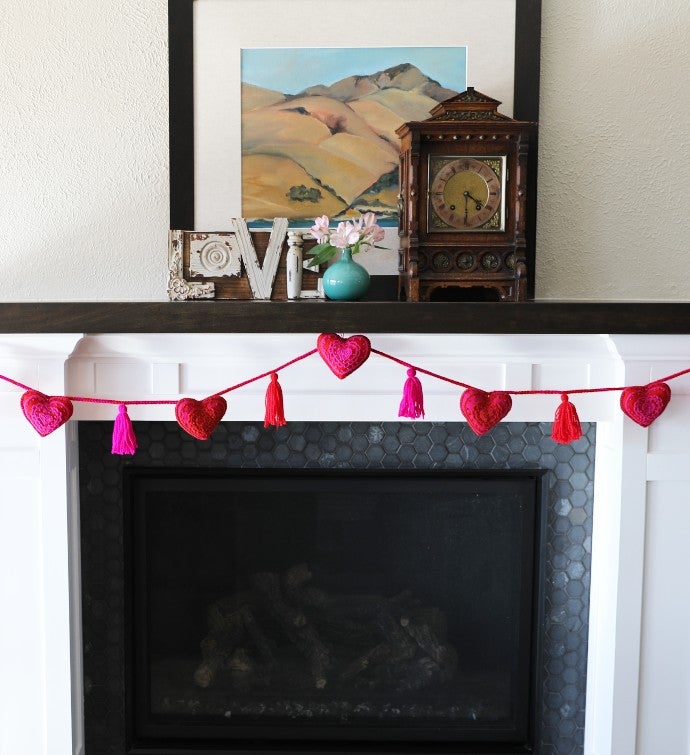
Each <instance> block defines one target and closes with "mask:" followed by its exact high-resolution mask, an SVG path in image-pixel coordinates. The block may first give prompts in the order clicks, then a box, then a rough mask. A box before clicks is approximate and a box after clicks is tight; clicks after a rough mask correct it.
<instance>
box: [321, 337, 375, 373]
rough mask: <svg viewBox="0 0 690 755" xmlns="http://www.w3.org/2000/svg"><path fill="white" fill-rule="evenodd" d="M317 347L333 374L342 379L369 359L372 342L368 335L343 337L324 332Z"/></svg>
mask: <svg viewBox="0 0 690 755" xmlns="http://www.w3.org/2000/svg"><path fill="white" fill-rule="evenodd" d="M316 348H317V349H318V351H319V354H321V358H322V359H323V361H324V362H325V363H326V364H327V365H328V366H329V367H330V368H331V371H332V372H333V374H334V375H335V376H336V377H338V378H340V379H341V380H342V379H343V378H345V377H347V376H348V375H351V374H352V373H353V372H354V371H355V370H356V369H357V368H358V367H361V366H362V365H363V364H364V363H365V362H366V361H367V359H369V354H370V353H371V342H370V341H369V339H368V338H367V337H366V336H350V337H349V338H341V337H340V336H338V335H336V334H335V333H322V334H321V335H320V336H319V337H318V339H317V341H316Z"/></svg>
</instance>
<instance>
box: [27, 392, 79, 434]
mask: <svg viewBox="0 0 690 755" xmlns="http://www.w3.org/2000/svg"><path fill="white" fill-rule="evenodd" d="M21 405H22V411H23V412H24V416H25V417H26V418H27V419H28V420H29V422H30V423H31V424H32V426H33V428H34V430H36V432H37V433H38V434H39V435H41V436H43V437H44V438H45V436H46V435H49V434H50V433H52V432H53V430H57V429H58V427H60V425H64V424H65V422H67V420H68V419H69V418H70V417H71V416H72V412H73V411H74V407H73V406H72V402H71V401H70V400H69V399H68V398H65V396H46V395H44V394H43V393H41V392H40V391H27V392H26V393H25V394H23V395H22V398H21Z"/></svg>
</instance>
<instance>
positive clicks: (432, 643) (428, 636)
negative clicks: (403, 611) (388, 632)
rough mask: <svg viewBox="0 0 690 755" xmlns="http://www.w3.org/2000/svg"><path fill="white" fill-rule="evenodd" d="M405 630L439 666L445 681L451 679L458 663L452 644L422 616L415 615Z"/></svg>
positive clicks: (405, 626)
mask: <svg viewBox="0 0 690 755" xmlns="http://www.w3.org/2000/svg"><path fill="white" fill-rule="evenodd" d="M404 629H405V631H406V632H407V633H408V634H409V635H410V637H412V638H413V639H414V641H415V642H416V643H417V645H418V646H419V647H420V648H421V649H422V650H423V651H424V653H425V654H426V655H428V656H429V657H430V658H431V659H432V660H433V661H434V662H435V663H436V664H437V666H438V669H439V673H440V674H441V676H442V677H443V678H444V681H445V680H447V679H451V678H452V677H453V675H454V674H455V671H456V669H457V665H458V654H457V653H456V652H455V649H454V648H453V647H451V646H450V645H448V644H446V643H443V642H441V641H440V640H439V638H438V637H437V635H436V633H435V632H434V631H433V629H432V628H431V627H430V626H429V624H427V623H426V622H425V621H424V620H423V618H421V617H420V616H414V617H412V618H411V619H410V621H409V622H407V623H406V624H405V625H404Z"/></svg>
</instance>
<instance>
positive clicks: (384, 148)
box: [168, 0, 541, 295]
mask: <svg viewBox="0 0 690 755" xmlns="http://www.w3.org/2000/svg"><path fill="white" fill-rule="evenodd" d="M168 9H169V44H170V52H169V54H170V74H169V75H170V225H171V228H177V229H198V228H206V229H217V230H222V229H223V228H224V227H226V226H227V224H228V222H229V220H230V218H233V217H248V218H256V219H257V220H256V224H257V227H261V226H262V225H263V226H270V224H271V222H272V218H274V217H288V218H289V219H290V223H291V225H292V226H297V227H308V226H309V225H310V224H311V220H312V218H314V217H316V216H318V215H322V214H326V215H328V216H329V217H331V218H336V219H337V218H340V217H347V216H348V214H351V213H356V212H358V211H359V212H364V211H374V212H376V213H377V215H378V216H379V218H380V220H381V221H382V224H384V225H385V224H387V225H389V226H390V228H389V230H388V232H387V236H390V238H389V239H388V238H387V240H386V242H385V243H384V246H388V247H389V250H388V251H386V250H384V251H381V252H378V253H377V254H373V255H372V257H373V259H372V258H370V255H369V253H368V254H367V257H368V259H367V267H368V268H369V270H370V272H371V273H373V274H375V275H377V274H378V275H394V274H395V273H396V272H397V250H396V238H397V232H396V228H395V226H396V213H397V204H396V194H397V155H398V150H399V145H398V144H397V138H396V136H395V128H397V127H398V126H399V125H400V124H402V123H403V122H405V121H410V120H424V119H425V118H427V117H428V111H429V110H430V109H431V107H433V106H434V105H435V104H436V103H437V102H439V101H441V100H443V99H446V98H447V97H451V96H453V95H454V94H455V93H457V92H460V91H463V90H464V89H465V88H466V87H467V86H474V87H475V88H476V89H478V90H480V91H482V92H485V93H486V94H488V95H490V96H491V97H494V98H495V99H498V100H500V101H501V102H502V105H501V112H503V113H505V114H506V115H509V116H512V117H514V118H519V119H521V120H530V121H537V120H538V103H539V39H540V19H541V0H492V2H490V3H484V4H483V5H481V6H477V4H476V3H474V2H473V1H472V0H405V2H403V3H400V1H399V0H376V2H374V3H371V2H369V0H350V1H349V2H348V3H347V5H346V6H343V4H342V3H341V2H338V3H337V4H336V0H291V2H290V3H289V4H287V3H284V2H282V1H281V0H168ZM338 19H341V20H338ZM305 115H308V116H309V117H308V118H307V117H305ZM532 160H534V166H532V169H531V170H529V174H530V175H531V176H535V177H536V149H535V150H533V157H532ZM529 190H530V193H532V195H533V199H532V201H529V202H528V207H530V211H531V212H532V222H528V228H529V229H531V232H532V233H534V226H535V223H534V220H535V217H536V212H535V205H536V201H535V200H536V182H535V181H532V185H531V186H530V187H529ZM528 221H529V218H528ZM529 246H530V248H532V249H533V246H534V245H533V244H530V245H529ZM529 269H530V270H533V269H534V263H533V260H532V261H531V264H529ZM530 285H531V286H532V288H533V282H532V283H531V284H530ZM532 295H533V294H532Z"/></svg>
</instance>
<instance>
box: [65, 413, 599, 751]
mask: <svg viewBox="0 0 690 755" xmlns="http://www.w3.org/2000/svg"><path fill="white" fill-rule="evenodd" d="M136 429H137V435H138V436H139V437H140V439H141V440H142V442H141V448H140V452H138V454H137V456H136V457H135V459H134V461H132V462H125V463H123V462H122V460H121V459H119V458H117V457H112V456H109V454H108V453H107V448H108V443H109V439H110V438H109V435H110V430H111V427H110V425H109V423H98V422H96V423H85V424H84V423H82V424H80V448H81V449H82V460H81V470H80V476H81V488H82V490H81V499H82V507H81V511H82V524H81V530H82V549H81V550H82V585H83V593H84V644H85V654H84V664H85V671H84V673H85V679H86V684H87V689H86V695H85V713H86V752H87V753H88V752H89V747H91V748H92V749H93V750H95V751H96V752H99V753H100V752H104V753H107V752H113V753H115V752H130V751H131V752H135V753H136V752H142V753H143V752H145V753H161V754H163V753H165V754H166V755H167V753H187V752H194V753H197V752H205V751H207V750H205V749H204V748H213V747H224V748H226V749H224V750H223V751H227V752H247V753H249V752H257V751H261V752H264V751H265V752H288V751H299V752H307V751H314V752H352V753H357V752H367V753H370V752H389V753H393V752H399V753H403V752H409V753H414V752H428V751H429V747H432V748H433V750H434V751H438V752H443V751H447V752H485V753H501V754H503V753H516V752H532V751H534V752H549V753H565V752H568V753H570V752H578V751H579V752H582V741H583V724H584V706H585V684H586V648H587V610H588V578H589V553H588V551H589V546H588V533H589V532H591V515H592V485H591V483H592V478H593V461H592V459H593V449H594V427H593V426H585V431H586V434H585V437H584V438H583V439H582V440H581V441H580V442H578V443H577V444H574V447H572V448H571V447H562V448H561V447H557V446H556V444H554V443H553V441H551V440H550V438H549V437H548V432H549V430H550V427H549V425H539V424H525V423H508V424H504V425H501V426H499V427H497V428H495V429H494V430H493V431H492V432H491V433H489V434H488V435H487V436H483V437H482V438H477V437H476V436H475V435H474V433H472V431H471V430H469V428H468V427H467V426H466V425H464V424H463V423H425V422H421V423H414V425H412V424H410V423H373V424H372V423H291V424H290V425H288V426H287V427H285V428H279V429H275V428H269V429H264V428H262V427H260V426H259V425H256V424H253V423H223V425H222V426H221V427H220V428H219V429H218V430H217V432H216V434H215V435H217V437H215V436H214V440H213V442H211V443H208V444H199V443H189V442H188V440H186V439H185V434H184V433H183V432H182V431H181V430H180V428H179V427H178V426H177V425H176V424H174V423H156V422H154V423H136ZM557 457H558V458H557ZM542 460H543V463H544V465H545V466H543V465H542ZM181 465H184V467H185V469H184V470H181V469H180V466H181ZM324 467H326V468H324ZM103 480H105V481H107V482H106V486H105V487H103V482H102V481H103ZM123 483H124V484H123ZM103 501H108V512H110V513H108V512H106V511H105V510H104V506H103ZM116 501H118V503H116ZM113 504H115V508H114V510H116V511H117V512H118V513H117V515H115V514H114V513H112V512H113ZM116 516H117V522H116V521H115V517H116ZM104 517H108V521H107V523H106V520H105V519H104ZM120 522H122V523H123V524H122V525H121V526H118V525H119V523H120ZM123 538H124V540H123ZM123 542H124V544H125V547H124V549H123V547H122V543H123ZM130 546H131V551H132V553H133V554H134V557H133V559H132V561H131V562H128V561H127V560H124V559H123V558H118V556H117V553H118V552H119V553H122V554H123V555H124V554H125V553H127V552H128V550H129V549H130ZM105 554H109V555H108V556H106V555H105ZM568 572H569V573H568ZM566 581H567V582H568V584H566ZM290 585H292V586H291V587H290ZM113 586H115V589H113ZM130 588H131V589H132V593H131V596H130V597H131V601H130V602H129V603H127V595H128V591H129V589H130ZM104 592H107V595H106V594H104ZM300 595H303V596H304V597H300ZM113 600H114V601H115V604H114V605H113V604H112V603H111V601H113ZM310 600H311V601H312V602H313V601H316V602H317V606H316V607H313V606H310V605H309V601H310ZM305 601H306V605H305ZM319 601H321V603H319ZM123 606H124V607H125V608H126V610H125V611H124V615H125V616H126V617H127V621H126V622H124V621H123V619H122V616H123V612H122V611H121V610H120V609H121V607H123ZM109 609H110V610H109ZM112 609H114V610H112ZM303 616H306V617H307V620H308V621H307V623H306V625H305V624H302V625H301V626H297V627H295V626H294V625H290V622H291V621H295V620H296V621H297V624H298V625H299V624H300V623H301V621H302V618H301V617H303ZM295 617H296V618H295ZM238 621H239V629H238V624H237V622H238ZM343 627H347V628H348V631H347V632H343ZM302 629H305V631H304V632H301V631H300V630H302ZM310 629H315V631H310ZM238 634H239V635H240V637H241V639H238V637H237V635H238ZM415 635H416V636H417V640H415V639H414V636H415ZM229 636H230V637H231V638H230V639H228V637H229ZM108 638H110V639H108ZM419 642H421V643H422V645H424V646H425V647H426V650H424V648H423V647H422V646H421V645H420V644H419ZM324 648H325V651H324V650H323V649H324ZM322 651H323V652H326V656H325V657H322V656H320V652H322ZM429 653H431V655H429ZM377 658H379V661H378V662H377V661H376V659H377ZM386 658H387V660H385V661H384V660H382V659H386ZM125 668H127V669H128V671H127V673H125ZM192 743H193V744H192ZM546 747H548V748H550V749H544V748H546Z"/></svg>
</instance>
